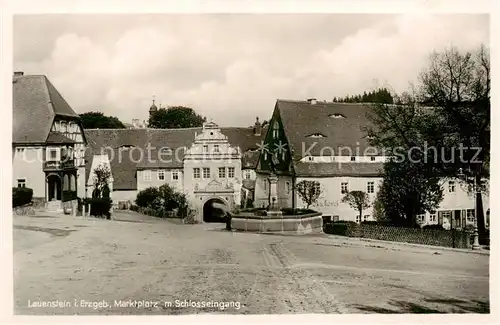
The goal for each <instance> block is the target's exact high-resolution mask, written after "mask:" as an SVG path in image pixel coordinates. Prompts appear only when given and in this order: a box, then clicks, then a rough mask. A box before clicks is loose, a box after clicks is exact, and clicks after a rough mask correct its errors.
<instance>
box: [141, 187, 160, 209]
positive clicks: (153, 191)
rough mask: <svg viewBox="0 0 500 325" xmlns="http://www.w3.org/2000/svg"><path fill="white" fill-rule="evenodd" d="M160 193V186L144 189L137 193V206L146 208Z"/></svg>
mask: <svg viewBox="0 0 500 325" xmlns="http://www.w3.org/2000/svg"><path fill="white" fill-rule="evenodd" d="M159 195H160V192H159V190H158V188H156V187H148V188H147V189H145V190H142V191H140V192H139V193H138V194H137V198H136V199H135V204H137V206H140V207H143V208H146V207H148V206H150V205H151V204H152V203H153V201H154V200H155V199H156V198H157V197H158V196H159Z"/></svg>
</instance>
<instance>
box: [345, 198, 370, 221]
mask: <svg viewBox="0 0 500 325" xmlns="http://www.w3.org/2000/svg"><path fill="white" fill-rule="evenodd" d="M342 202H343V203H348V204H349V206H350V207H351V208H353V209H355V210H356V211H358V213H359V220H362V219H361V218H362V217H363V210H365V209H368V208H369V207H370V206H371V205H370V197H369V196H368V194H367V193H365V192H363V191H350V192H348V193H347V194H346V195H345V196H344V197H343V198H342Z"/></svg>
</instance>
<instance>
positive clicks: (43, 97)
mask: <svg viewBox="0 0 500 325" xmlns="http://www.w3.org/2000/svg"><path fill="white" fill-rule="evenodd" d="M12 92H13V93H12V95H13V111H12V116H13V121H12V166H13V178H12V185H13V186H15V187H29V188H32V189H33V197H34V200H35V201H39V202H48V203H49V205H50V207H51V208H52V209H54V210H61V209H62V207H63V202H72V201H74V200H75V199H76V198H77V197H78V196H83V193H84V192H85V161H84V152H85V147H86V138H85V134H84V132H83V128H82V125H81V122H80V117H79V116H78V114H76V113H75V111H74V110H73V109H72V108H71V106H70V105H69V104H68V103H67V102H66V100H65V99H64V98H63V97H62V96H61V94H60V93H59V92H58V91H57V89H56V88H55V87H54V86H53V85H52V83H51V82H50V81H49V79H48V78H47V77H46V76H43V75H26V76H25V75H24V74H23V73H22V72H15V73H14V77H13V79H12Z"/></svg>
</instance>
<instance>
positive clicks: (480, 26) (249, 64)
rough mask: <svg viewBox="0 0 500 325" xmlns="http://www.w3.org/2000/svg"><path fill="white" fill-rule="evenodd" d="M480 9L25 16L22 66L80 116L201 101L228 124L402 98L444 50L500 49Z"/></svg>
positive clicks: (19, 25)
mask: <svg viewBox="0 0 500 325" xmlns="http://www.w3.org/2000/svg"><path fill="white" fill-rule="evenodd" d="M489 25H490V22H489V16H488V15H480V14H435V15H430V14H421V13H419V14H401V15H394V14H390V15H389V14H386V15H382V14H281V15H279V14H204V15H201V14H198V15H197V14H184V15H182V14H115V15H109V14H107V15H104V14H101V15H96V14H73V15H70V14H60V15H53V14H51V15H49V14H44V15H16V16H14V39H13V41H14V43H13V46H14V47H13V50H14V53H13V54H14V66H13V69H14V71H24V73H25V74H43V75H46V76H47V77H48V78H49V79H50V80H51V82H52V83H53V84H54V85H55V87H56V88H57V89H58V90H59V92H60V93H61V94H62V95H63V96H64V97H65V99H66V100H67V101H68V103H69V104H70V105H71V106H72V107H73V109H74V110H75V111H76V112H77V113H79V114H81V113H84V112H88V111H101V112H103V113H104V114H106V115H112V116H116V117H118V118H119V119H120V120H121V121H122V122H127V123H131V121H132V119H134V118H139V119H147V118H148V109H149V107H150V106H151V103H152V99H153V96H155V98H156V104H157V105H160V104H161V105H163V106H178V105H182V106H189V107H192V108H194V109H195V110H196V111H197V112H198V113H199V114H201V115H203V116H206V117H207V118H208V119H209V120H213V121H214V122H216V123H218V124H219V125H221V126H249V125H252V124H253V123H254V121H255V118H256V117H257V116H258V117H260V119H261V121H262V120H265V119H269V118H270V116H271V114H272V111H273V108H274V104H275V102H276V99H297V100H305V99H307V98H317V99H318V100H327V101H331V100H332V99H333V97H338V96H345V95H353V94H359V93H363V91H369V90H372V89H375V88H377V87H388V88H389V89H391V90H392V91H395V92H402V91H405V90H407V89H408V88H409V85H410V83H415V82H417V78H418V74H419V73H420V71H422V69H423V68H425V66H426V64H427V63H428V58H429V55H430V54H431V53H432V51H442V50H444V49H446V48H448V47H450V46H456V47H457V48H459V49H460V50H464V51H473V50H475V49H476V48H477V47H478V46H479V45H480V44H481V43H483V44H486V45H489V36H490V32H489Z"/></svg>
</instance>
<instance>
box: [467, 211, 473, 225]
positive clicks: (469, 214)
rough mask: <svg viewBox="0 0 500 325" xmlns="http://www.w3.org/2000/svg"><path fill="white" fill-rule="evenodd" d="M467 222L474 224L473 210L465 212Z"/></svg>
mask: <svg viewBox="0 0 500 325" xmlns="http://www.w3.org/2000/svg"><path fill="white" fill-rule="evenodd" d="M467 222H474V210H472V209H470V210H467Z"/></svg>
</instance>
